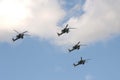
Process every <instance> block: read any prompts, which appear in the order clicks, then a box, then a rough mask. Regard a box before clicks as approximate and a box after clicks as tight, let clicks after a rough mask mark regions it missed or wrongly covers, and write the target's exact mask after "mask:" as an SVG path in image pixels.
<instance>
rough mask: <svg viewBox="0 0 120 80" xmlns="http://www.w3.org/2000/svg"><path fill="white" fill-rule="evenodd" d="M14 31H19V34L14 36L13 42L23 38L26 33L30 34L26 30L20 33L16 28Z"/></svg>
mask: <svg viewBox="0 0 120 80" xmlns="http://www.w3.org/2000/svg"><path fill="white" fill-rule="evenodd" d="M14 31H15V32H16V33H17V35H16V38H12V40H13V42H14V41H16V40H18V39H23V38H24V36H25V35H28V34H26V33H27V32H28V31H24V32H22V33H19V32H18V31H16V30H14Z"/></svg>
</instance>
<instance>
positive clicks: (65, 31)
mask: <svg viewBox="0 0 120 80" xmlns="http://www.w3.org/2000/svg"><path fill="white" fill-rule="evenodd" d="M70 29H75V28H68V24H67V25H66V26H65V28H64V29H62V30H61V33H57V35H58V36H60V35H62V34H64V33H69V32H70Z"/></svg>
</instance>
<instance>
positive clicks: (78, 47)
mask: <svg viewBox="0 0 120 80" xmlns="http://www.w3.org/2000/svg"><path fill="white" fill-rule="evenodd" d="M80 46H86V45H84V44H80V41H79V42H78V43H77V44H76V45H74V46H73V47H72V49H68V51H69V52H71V51H73V50H76V49H77V50H79V49H80Z"/></svg>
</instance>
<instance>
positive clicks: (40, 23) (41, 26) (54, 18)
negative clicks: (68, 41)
mask: <svg viewBox="0 0 120 80" xmlns="http://www.w3.org/2000/svg"><path fill="white" fill-rule="evenodd" d="M0 4H1V5H2V6H0V13H1V14H0V21H1V23H0V33H1V35H0V41H9V40H11V38H10V37H9V36H11V35H10V34H12V33H13V30H12V29H16V30H18V31H21V32H22V31H24V30H28V31H29V32H30V33H31V34H32V35H33V36H38V37H40V38H54V37H55V36H56V32H57V27H56V25H57V23H58V21H59V20H60V19H62V17H63V16H64V14H65V12H64V10H62V9H61V7H60V5H59V3H58V0H9V2H8V0H3V1H2V2H0Z"/></svg>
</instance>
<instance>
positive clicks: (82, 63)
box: [73, 57, 90, 67]
mask: <svg viewBox="0 0 120 80" xmlns="http://www.w3.org/2000/svg"><path fill="white" fill-rule="evenodd" d="M88 60H90V59H82V57H81V60H80V61H78V63H77V64H75V63H73V66H74V67H75V66H78V65H84V64H85V63H86V61H88Z"/></svg>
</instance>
